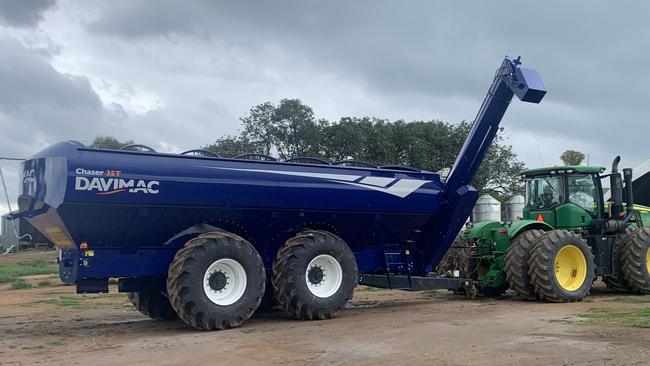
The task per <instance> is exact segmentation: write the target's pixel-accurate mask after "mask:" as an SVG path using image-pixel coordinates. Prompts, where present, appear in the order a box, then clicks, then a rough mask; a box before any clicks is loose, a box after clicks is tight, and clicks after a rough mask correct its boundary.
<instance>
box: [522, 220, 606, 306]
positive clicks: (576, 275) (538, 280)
mask: <svg viewBox="0 0 650 366" xmlns="http://www.w3.org/2000/svg"><path fill="white" fill-rule="evenodd" d="M528 266H529V267H530V269H529V274H530V278H531V283H532V285H533V287H534V288H535V292H536V293H537V294H539V296H540V297H541V298H542V299H545V300H547V301H551V302H569V301H579V300H582V299H583V298H584V297H585V296H587V294H588V293H589V290H590V289H591V285H592V283H593V280H594V259H593V255H592V254H591V249H589V246H587V243H586V242H585V240H584V239H583V238H582V237H581V236H579V235H578V234H576V233H573V232H570V231H566V230H553V231H549V232H548V233H547V234H545V235H544V236H542V237H540V238H539V239H537V241H536V242H535V245H534V247H533V250H532V252H531V255H530V259H529V260H528Z"/></svg>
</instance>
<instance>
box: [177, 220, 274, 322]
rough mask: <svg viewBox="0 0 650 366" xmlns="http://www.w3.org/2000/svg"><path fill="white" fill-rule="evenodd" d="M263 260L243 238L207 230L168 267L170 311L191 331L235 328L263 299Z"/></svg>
mask: <svg viewBox="0 0 650 366" xmlns="http://www.w3.org/2000/svg"><path fill="white" fill-rule="evenodd" d="M265 284H266V273H265V270H264V264H263V263H262V258H260V255H259V254H258V253H257V251H256V250H255V248H253V246H252V245H251V244H250V243H249V242H248V241H246V240H244V239H243V238H241V237H239V236H237V235H235V234H232V233H228V232H212V233H207V234H203V235H200V236H198V237H196V238H194V239H191V240H189V241H188V242H187V243H186V244H185V246H184V247H183V248H182V249H180V250H179V251H178V252H176V256H175V257H174V260H173V261H172V264H171V266H170V267H169V276H168V278H167V292H168V293H169V299H170V302H171V304H172V307H173V308H174V310H176V313H177V314H178V317H179V318H181V320H183V321H184V322H185V323H187V324H189V325H190V326H192V327H194V328H196V329H202V330H217V329H226V328H233V327H237V326H239V325H240V324H241V323H242V322H244V321H245V320H247V319H249V318H250V317H251V316H252V315H253V312H254V311H255V310H256V309H257V307H258V306H259V304H260V301H262V296H264V287H265Z"/></svg>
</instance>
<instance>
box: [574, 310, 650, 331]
mask: <svg viewBox="0 0 650 366" xmlns="http://www.w3.org/2000/svg"><path fill="white" fill-rule="evenodd" d="M581 317H583V318H585V319H587V320H586V324H589V325H617V326H626V327H638V328H650V307H644V308H638V309H613V308H592V309H589V311H588V312H587V313H586V314H583V315H581Z"/></svg>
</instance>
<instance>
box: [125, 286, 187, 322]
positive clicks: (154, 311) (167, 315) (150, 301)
mask: <svg viewBox="0 0 650 366" xmlns="http://www.w3.org/2000/svg"><path fill="white" fill-rule="evenodd" d="M127 296H128V297H129V301H131V303H132V304H133V306H135V308H136V309H137V310H138V311H139V312H141V313H142V314H144V315H146V316H148V317H150V318H151V319H155V320H174V319H176V318H177V315H176V312H175V311H174V308H172V305H171V304H170V303H169V298H168V297H167V296H165V295H164V294H163V292H162V291H161V290H143V291H134V292H129V293H128V294H127Z"/></svg>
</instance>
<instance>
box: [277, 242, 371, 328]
mask: <svg viewBox="0 0 650 366" xmlns="http://www.w3.org/2000/svg"><path fill="white" fill-rule="evenodd" d="M357 272H358V271H357V263H356V261H355V259H354V255H353V254H352V251H351V250H350V248H349V247H348V246H347V244H346V243H345V242H344V241H343V240H342V239H341V238H339V237H338V236H336V235H334V234H331V233H329V232H326V231H315V230H314V231H304V232H302V233H300V234H298V235H297V236H295V237H293V238H291V239H289V240H287V242H286V243H285V245H284V246H283V247H282V248H280V250H279V251H278V254H277V257H276V258H275V262H274V263H273V288H274V291H275V297H276V299H277V301H278V304H279V305H280V307H281V308H282V309H283V310H284V311H285V312H286V313H288V314H289V315H291V316H293V317H295V318H297V319H303V320H316V319H320V320H322V319H330V318H333V317H334V316H336V314H337V313H338V312H339V311H340V310H341V309H342V308H344V307H345V304H346V303H347V302H348V300H350V299H351V298H352V292H353V290H354V288H355V287H356V286H357V274H358V273H357Z"/></svg>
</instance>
